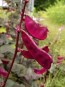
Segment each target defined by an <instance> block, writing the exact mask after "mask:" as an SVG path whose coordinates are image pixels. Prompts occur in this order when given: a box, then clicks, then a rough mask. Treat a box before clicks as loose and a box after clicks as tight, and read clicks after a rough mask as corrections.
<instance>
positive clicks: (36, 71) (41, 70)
mask: <svg viewBox="0 0 65 87" xmlns="http://www.w3.org/2000/svg"><path fill="white" fill-rule="evenodd" d="M46 71H47V70H46V69H45V68H42V69H34V72H35V73H36V74H43V73H45V72H46Z"/></svg>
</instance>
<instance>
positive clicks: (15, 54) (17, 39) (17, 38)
mask: <svg viewBox="0 0 65 87" xmlns="http://www.w3.org/2000/svg"><path fill="white" fill-rule="evenodd" d="M26 4H27V1H26V0H25V4H24V7H23V10H22V14H21V20H20V25H19V26H20V30H21V24H22V22H23V17H24V12H25V7H26ZM19 34H20V31H18V32H17V37H16V48H15V53H14V56H13V60H12V63H11V66H10V68H9V71H8V74H7V77H6V79H5V81H4V84H3V86H2V87H5V85H6V82H7V80H8V77H9V75H10V72H11V69H12V67H13V64H14V61H15V58H16V56H17V52H18V51H17V49H18V41H19Z"/></svg>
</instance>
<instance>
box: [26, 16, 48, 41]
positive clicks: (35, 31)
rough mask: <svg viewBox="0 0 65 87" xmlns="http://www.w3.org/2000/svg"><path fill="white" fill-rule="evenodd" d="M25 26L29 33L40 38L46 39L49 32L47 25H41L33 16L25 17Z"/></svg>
mask: <svg viewBox="0 0 65 87" xmlns="http://www.w3.org/2000/svg"><path fill="white" fill-rule="evenodd" d="M25 26H26V29H27V31H28V32H29V34H30V35H32V36H33V37H35V38H37V39H39V40H44V39H46V37H47V33H48V29H47V27H45V26H40V25H39V24H37V23H36V22H35V21H34V20H32V18H30V17H29V16H26V17H25Z"/></svg>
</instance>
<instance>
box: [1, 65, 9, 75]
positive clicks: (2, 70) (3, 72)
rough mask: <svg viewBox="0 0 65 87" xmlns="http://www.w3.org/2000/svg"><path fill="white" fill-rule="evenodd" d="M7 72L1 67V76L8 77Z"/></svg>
mask: <svg viewBox="0 0 65 87" xmlns="http://www.w3.org/2000/svg"><path fill="white" fill-rule="evenodd" d="M7 74H8V73H7V71H6V70H4V69H3V68H2V67H0V75H2V76H3V77H6V76H7Z"/></svg>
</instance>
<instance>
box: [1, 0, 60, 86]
mask: <svg viewBox="0 0 65 87" xmlns="http://www.w3.org/2000/svg"><path fill="white" fill-rule="evenodd" d="M27 3H28V0H25V3H24V7H23V9H22V12H21V19H20V23H19V24H18V25H16V28H15V30H16V34H17V35H16V48H15V52H14V56H13V59H12V63H11V66H10V68H9V71H8V72H7V71H5V70H4V69H3V68H0V74H1V75H2V76H3V77H5V80H4V82H3V86H2V87H5V85H6V82H7V80H8V77H9V75H10V72H11V69H12V67H13V64H14V61H15V58H16V56H17V53H18V52H21V54H22V55H23V56H24V57H25V58H27V59H31V60H33V59H34V60H35V61H37V62H38V64H40V65H41V66H42V68H41V69H34V72H35V73H36V74H43V73H44V72H47V70H48V69H50V67H51V64H52V63H53V59H52V56H51V55H50V54H49V53H48V52H49V48H48V46H44V47H42V48H40V47H38V45H37V44H36V43H35V41H34V39H33V38H36V39H37V40H44V39H46V38H47V35H48V29H47V27H45V26H41V25H40V24H38V23H36V22H35V21H34V20H33V19H32V18H31V17H29V16H28V15H25V14H24V13H25V7H26V5H27ZM23 22H24V24H25V26H24V27H25V29H23V28H22V26H21V25H22V23H23ZM20 34H21V39H22V40H23V44H24V46H25V47H26V48H27V50H24V49H23V48H19V47H18V42H19V36H20ZM60 60H61V59H60ZM2 62H3V63H6V64H7V63H8V61H4V60H2ZM41 87H43V86H41Z"/></svg>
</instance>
